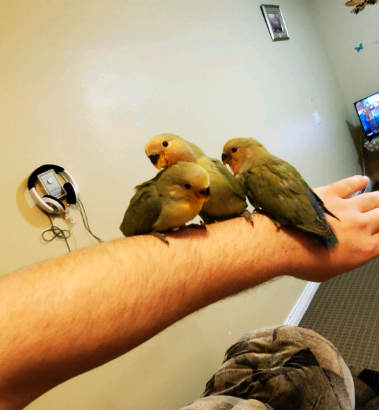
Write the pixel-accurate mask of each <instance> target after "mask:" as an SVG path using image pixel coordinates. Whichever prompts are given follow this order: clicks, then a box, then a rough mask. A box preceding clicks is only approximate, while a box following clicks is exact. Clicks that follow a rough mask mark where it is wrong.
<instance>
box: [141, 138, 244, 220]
mask: <svg viewBox="0 0 379 410" xmlns="http://www.w3.org/2000/svg"><path fill="white" fill-rule="evenodd" d="M145 152H146V155H147V156H148V157H149V159H150V161H151V162H152V163H153V165H154V166H155V167H157V168H158V169H162V168H168V167H170V166H172V165H174V164H176V163H177V162H178V161H185V162H193V163H195V164H197V165H200V166H201V167H202V168H204V169H205V170H206V171H207V172H208V174H209V178H210V190H211V196H210V198H209V201H208V202H206V203H204V205H203V209H202V210H201V212H200V214H199V215H200V217H201V218H202V219H203V220H204V222H206V223H212V222H215V221H223V220H226V219H230V218H234V217H237V216H240V215H243V216H245V218H246V219H249V213H248V212H247V211H246V213H245V210H246V208H247V203H246V198H245V194H244V192H243V190H242V189H241V187H240V186H239V184H238V182H237V181H236V180H235V178H234V177H233V175H232V174H231V173H230V171H229V170H228V169H227V168H226V167H225V165H223V164H222V162H221V161H219V160H217V159H213V158H208V157H207V156H206V155H205V154H204V152H203V151H202V150H201V149H200V148H199V147H197V146H196V145H195V144H192V143H191V142H188V141H186V140H184V139H183V138H181V137H178V136H177V135H173V134H160V135H157V136H155V137H153V138H152V139H151V140H150V141H149V142H148V143H147V144H146V147H145Z"/></svg>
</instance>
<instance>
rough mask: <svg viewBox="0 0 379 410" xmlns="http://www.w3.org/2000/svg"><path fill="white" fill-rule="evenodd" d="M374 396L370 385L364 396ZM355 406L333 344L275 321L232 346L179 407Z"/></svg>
mask: <svg viewBox="0 0 379 410" xmlns="http://www.w3.org/2000/svg"><path fill="white" fill-rule="evenodd" d="M356 373H357V374H356V376H359V374H360V373H359V371H358V370H356ZM356 380H358V378H357V377H356ZM360 381H362V380H360ZM367 387H368V386H367ZM366 393H367V392H366ZM375 395H376V392H375V390H374V389H372V388H370V392H369V393H367V394H366V396H367V397H366V398H367V399H369V400H372V399H374V396H375ZM376 396H377V395H376ZM376 396H375V397H376ZM378 400H379V399H378ZM367 402H368V401H367ZM362 404H364V403H363V401H362ZM354 408H355V389H354V382H353V377H352V374H351V372H350V370H349V368H348V366H347V365H346V363H345V362H344V360H343V359H342V357H341V355H340V354H339V352H338V351H337V349H336V348H335V347H334V346H333V345H332V343H330V342H329V341H328V340H326V339H324V338H323V337H322V336H320V335H318V334H317V333H316V332H314V331H312V330H309V329H303V328H299V327H291V326H277V327H268V328H264V329H259V330H256V331H254V332H251V333H248V334H246V335H245V336H243V337H242V338H241V339H240V340H238V341H237V343H235V344H234V345H233V346H231V347H230V348H229V349H228V351H227V352H226V355H225V359H224V362H223V364H222V366H221V368H220V369H219V370H218V371H217V372H216V374H215V375H214V376H213V377H212V378H211V379H210V380H209V381H208V383H207V385H206V388H205V392H204V393H203V396H202V398H201V399H199V400H197V401H195V402H194V403H192V404H190V405H188V406H186V407H184V408H183V409H182V410H232V409H233V410H268V409H269V410H295V409H296V410H353V409H354ZM374 408H376V409H377V408H379V407H378V406H376V407H367V408H366V407H362V409H364V410H371V409H374Z"/></svg>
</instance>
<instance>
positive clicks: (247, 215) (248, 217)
mask: <svg viewBox="0 0 379 410" xmlns="http://www.w3.org/2000/svg"><path fill="white" fill-rule="evenodd" d="M241 216H243V217H244V218H245V219H246V220H247V222H250V223H251V225H252V226H254V221H253V214H252V213H251V212H250V211H248V210H246V211H244V212H243V213H242V214H241Z"/></svg>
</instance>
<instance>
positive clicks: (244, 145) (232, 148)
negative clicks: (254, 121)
mask: <svg viewBox="0 0 379 410" xmlns="http://www.w3.org/2000/svg"><path fill="white" fill-rule="evenodd" d="M260 149H264V150H265V148H264V147H263V145H262V144H260V143H259V142H258V141H256V140H254V139H252V138H233V139H231V140H229V141H228V142H227V143H226V144H225V145H224V148H223V150H222V157H221V159H222V162H223V163H224V164H225V165H229V166H230V168H231V169H232V171H233V173H234V175H238V174H239V173H240V170H241V168H242V167H243V165H244V164H245V162H246V161H247V160H248V159H249V158H252V157H253V156H254V153H256V152H257V151H259V150H260Z"/></svg>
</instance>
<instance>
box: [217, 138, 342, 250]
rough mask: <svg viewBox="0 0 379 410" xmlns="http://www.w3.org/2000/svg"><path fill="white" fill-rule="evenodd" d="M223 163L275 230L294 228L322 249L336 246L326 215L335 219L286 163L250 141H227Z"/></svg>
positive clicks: (334, 236) (244, 139) (243, 139)
mask: <svg viewBox="0 0 379 410" xmlns="http://www.w3.org/2000/svg"><path fill="white" fill-rule="evenodd" d="M222 161H223V163H224V164H228V165H229V166H230V168H231V169H232V170H233V172H234V175H235V178H236V180H237V181H238V182H239V183H240V185H241V187H242V189H243V190H244V192H245V194H246V196H247V198H248V199H249V201H250V203H251V205H253V206H254V208H256V210H258V211H262V212H263V213H265V214H267V215H268V216H269V217H270V218H271V219H272V220H273V222H274V223H275V225H276V226H277V227H278V228H280V226H281V225H293V226H296V227H298V228H300V229H303V230H304V231H307V232H311V233H312V234H314V237H315V239H316V240H317V241H318V242H320V243H321V244H322V245H324V246H325V248H332V247H333V246H334V245H336V244H337V243H338V239H337V236H336V235H335V234H334V232H333V230H332V228H331V227H330V226H329V224H328V222H327V221H326V218H325V213H327V214H329V215H331V216H332V217H334V218H336V219H338V218H337V217H336V216H335V215H333V214H332V213H331V212H330V211H329V210H328V209H327V208H326V207H325V205H324V203H323V202H322V200H321V199H320V198H319V197H318V196H317V195H316V194H315V193H314V192H313V191H312V189H311V188H310V187H309V186H308V184H307V183H306V182H305V181H304V179H303V178H302V176H301V175H300V174H299V172H298V171H297V170H296V169H295V168H294V167H293V166H292V165H290V164H289V163H288V162H286V161H283V160H282V159H280V158H278V157H276V156H274V155H272V154H270V153H269V152H268V151H267V149H266V148H265V147H264V146H263V145H262V144H260V143H259V142H258V141H256V140H254V139H252V138H235V139H231V140H229V141H228V142H227V143H226V144H225V145H224V149H223V153H222Z"/></svg>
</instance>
